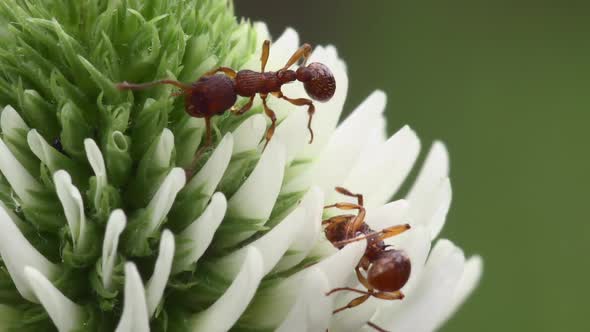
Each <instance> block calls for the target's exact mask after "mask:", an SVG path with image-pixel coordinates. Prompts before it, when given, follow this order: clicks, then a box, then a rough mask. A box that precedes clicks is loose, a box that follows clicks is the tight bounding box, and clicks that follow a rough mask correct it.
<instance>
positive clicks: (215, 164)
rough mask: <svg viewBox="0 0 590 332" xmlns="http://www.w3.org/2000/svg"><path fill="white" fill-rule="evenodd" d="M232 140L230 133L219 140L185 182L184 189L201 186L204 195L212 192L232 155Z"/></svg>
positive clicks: (193, 188)
mask: <svg viewBox="0 0 590 332" xmlns="http://www.w3.org/2000/svg"><path fill="white" fill-rule="evenodd" d="M233 146H234V140H233V136H232V134H229V133H228V134H226V135H225V136H224V137H223V139H222V140H221V142H219V144H218V145H217V147H216V148H215V151H213V153H212V154H211V157H209V160H207V162H206V163H205V165H203V167H202V168H201V170H200V171H199V173H197V174H196V175H195V176H194V177H193V178H192V179H191V180H190V181H189V183H188V184H187V186H186V190H195V189H197V188H202V189H201V191H202V192H203V193H204V194H206V195H208V196H209V195H211V194H213V191H214V190H215V188H216V187H217V185H218V184H219V181H220V180H221V177H222V176H223V173H225V169H226V168H227V165H229V161H230V159H231V156H232V149H233Z"/></svg>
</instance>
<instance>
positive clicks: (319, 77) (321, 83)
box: [297, 62, 336, 101]
mask: <svg viewBox="0 0 590 332" xmlns="http://www.w3.org/2000/svg"><path fill="white" fill-rule="evenodd" d="M297 80H298V81H300V82H303V87H304V88H305V91H306V92H307V94H308V95H309V96H310V97H311V98H313V99H314V100H317V101H328V100H329V99H330V98H332V96H334V92H336V80H335V79H334V75H333V74H332V72H331V71H330V69H329V68H328V67H326V66H325V65H324V64H321V63H319V62H313V63H310V64H309V65H307V66H305V67H299V68H298V69H297Z"/></svg>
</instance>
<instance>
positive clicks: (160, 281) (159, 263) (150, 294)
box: [145, 229, 174, 317]
mask: <svg viewBox="0 0 590 332" xmlns="http://www.w3.org/2000/svg"><path fill="white" fill-rule="evenodd" d="M173 259H174V235H172V232H170V231H169V230H167V229H166V230H164V232H163V233H162V238H161V240H160V253H159V254H158V259H157V260H156V267H155V268H154V274H153V275H152V278H151V279H150V280H149V281H148V282H147V285H146V290H145V297H146V299H147V305H148V315H149V316H150V317H151V316H152V315H153V314H154V313H155V312H156V309H157V308H158V304H160V301H161V300H162V295H164V289H165V288H166V283H167V282H168V278H169V277H170V271H171V270H172V260H173Z"/></svg>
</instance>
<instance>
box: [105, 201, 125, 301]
mask: <svg viewBox="0 0 590 332" xmlns="http://www.w3.org/2000/svg"><path fill="white" fill-rule="evenodd" d="M126 223H127V221H126V218H125V213H124V212H123V210H115V211H113V212H112V213H111V215H110V217H109V221H108V222H107V228H106V230H105V234H104V241H103V244H102V267H101V271H102V284H103V286H104V288H105V289H108V290H110V289H111V286H112V281H113V279H112V278H113V269H114V267H115V263H116V260H117V249H118V247H119V237H120V236H121V233H123V229H125V225H126Z"/></svg>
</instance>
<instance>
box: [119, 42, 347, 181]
mask: <svg viewBox="0 0 590 332" xmlns="http://www.w3.org/2000/svg"><path fill="white" fill-rule="evenodd" d="M269 53H270V41H268V40H265V41H264V43H263V45H262V55H261V57H260V61H261V63H262V66H261V70H260V72H256V71H252V70H240V71H237V72H236V71H235V70H233V69H231V68H228V67H219V68H217V69H215V70H211V71H209V72H207V73H206V74H205V75H203V76H202V77H201V78H199V79H198V80H197V81H196V82H194V83H190V84H186V83H182V82H178V81H175V80H169V79H164V80H158V81H153V82H148V83H142V84H134V83H128V82H122V83H118V84H117V88H118V89H120V90H140V89H145V88H148V87H152V86H154V85H160V84H170V85H174V86H176V87H178V88H180V89H181V91H180V92H179V93H175V94H174V95H176V96H181V95H183V96H184V106H185V111H186V112H187V114H189V115H190V116H193V117H196V118H204V119H205V125H206V131H205V135H206V141H205V145H204V146H203V147H201V148H200V149H199V151H197V153H196V154H195V162H196V160H197V159H198V156H199V154H200V151H203V149H205V148H207V147H209V146H210V145H211V143H212V142H211V139H212V138H211V118H212V117H213V116H215V115H220V114H223V113H225V112H226V111H227V110H229V109H231V111H232V112H233V113H234V114H238V115H239V114H243V113H245V112H247V111H248V110H250V108H252V104H253V102H254V97H255V96H256V95H257V94H258V95H260V98H261V99H262V105H263V107H264V113H265V114H266V115H267V116H268V117H269V118H270V120H271V125H270V127H269V128H268V129H267V131H266V135H265V138H266V143H265V147H266V144H268V142H269V141H270V139H271V138H272V136H273V134H274V132H275V128H276V116H275V113H274V111H273V110H271V109H270V108H269V107H268V105H267V103H266V101H267V98H268V95H269V94H271V95H273V96H274V97H276V98H281V99H284V100H286V101H288V102H290V103H291V104H293V105H297V106H307V113H308V115H309V120H308V123H307V128H308V130H309V132H310V135H311V137H310V141H309V143H312V142H313V130H312V129H311V121H312V118H313V114H314V113H315V106H314V104H313V101H312V100H310V99H307V98H295V99H293V98H289V97H287V96H285V95H283V93H282V92H281V87H282V86H283V84H287V83H290V82H293V81H299V82H302V83H303V86H304V87H305V91H306V92H307V94H308V95H309V97H311V98H312V99H313V100H316V101H320V102H325V101H328V100H330V98H332V96H334V92H335V91H336V80H335V79H334V75H333V74H332V72H331V71H330V69H329V68H328V67H326V66H325V65H324V64H321V63H318V62H314V63H310V64H309V65H306V63H307V59H308V58H309V56H310V55H311V46H310V45H309V44H303V45H302V46H301V47H300V48H299V49H298V50H297V51H295V53H293V55H292V56H291V58H290V59H289V60H288V61H287V63H286V64H285V66H284V67H283V68H281V69H279V70H278V71H265V67H266V63H267V61H268V56H269ZM301 59H303V63H302V64H301V66H300V67H299V68H298V69H297V70H295V71H294V70H291V69H289V68H290V67H291V66H293V65H294V64H296V63H297V62H298V61H299V60H301ZM217 73H221V75H217ZM237 96H242V97H249V98H250V99H249V101H248V102H247V103H246V104H245V105H244V106H242V107H241V108H236V107H235V106H234V104H235V103H236V100H237ZM193 164H194V162H193ZM192 168H194V165H193V167H191V170H192Z"/></svg>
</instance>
